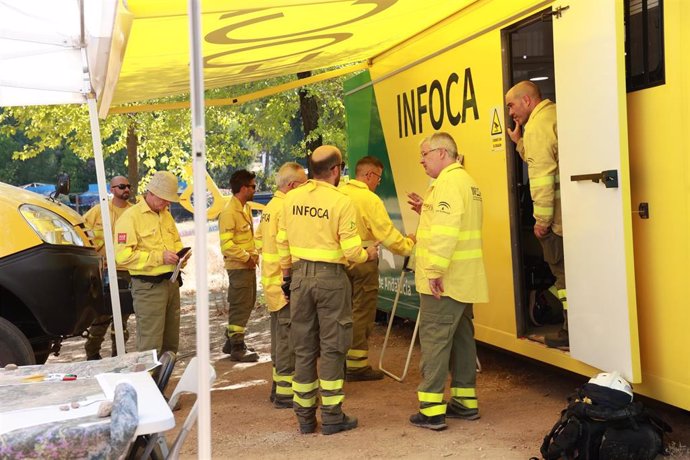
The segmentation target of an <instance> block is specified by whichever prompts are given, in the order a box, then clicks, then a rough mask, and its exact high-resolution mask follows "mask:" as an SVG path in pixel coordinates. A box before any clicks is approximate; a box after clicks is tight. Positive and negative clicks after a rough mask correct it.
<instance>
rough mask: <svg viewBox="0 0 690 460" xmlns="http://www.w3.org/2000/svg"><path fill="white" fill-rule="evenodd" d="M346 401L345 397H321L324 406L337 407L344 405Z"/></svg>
mask: <svg viewBox="0 0 690 460" xmlns="http://www.w3.org/2000/svg"><path fill="white" fill-rule="evenodd" d="M344 399H345V395H336V396H321V404H322V405H324V406H335V405H337V404H342V403H343V400H344Z"/></svg>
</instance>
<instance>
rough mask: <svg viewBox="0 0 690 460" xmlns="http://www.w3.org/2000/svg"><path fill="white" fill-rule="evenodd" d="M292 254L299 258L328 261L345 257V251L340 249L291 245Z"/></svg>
mask: <svg viewBox="0 0 690 460" xmlns="http://www.w3.org/2000/svg"><path fill="white" fill-rule="evenodd" d="M290 254H292V255H293V256H295V257H297V258H299V259H306V260H316V261H318V260H326V261H336V260H340V259H342V258H343V257H345V256H344V255H343V251H342V250H340V249H311V248H298V247H295V246H290Z"/></svg>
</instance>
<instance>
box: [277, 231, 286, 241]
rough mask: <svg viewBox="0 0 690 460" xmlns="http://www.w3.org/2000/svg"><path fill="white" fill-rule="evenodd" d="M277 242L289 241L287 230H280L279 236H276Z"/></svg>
mask: <svg viewBox="0 0 690 460" xmlns="http://www.w3.org/2000/svg"><path fill="white" fill-rule="evenodd" d="M276 240H277V241H285V240H287V232H286V231H285V230H279V231H278V234H277V235H276Z"/></svg>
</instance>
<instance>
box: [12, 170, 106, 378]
mask: <svg viewBox="0 0 690 460" xmlns="http://www.w3.org/2000/svg"><path fill="white" fill-rule="evenodd" d="M0 222H2V227H1V230H0V234H1V237H0V366H4V365H6V364H9V363H14V364H17V365H25V364H34V363H44V362H45V360H46V359H47V358H48V355H49V354H50V353H51V352H56V351H58V350H59V349H60V343H61V341H62V340H63V339H64V338H66V337H70V336H74V335H79V334H81V333H82V332H83V331H84V330H86V328H87V327H88V326H89V325H90V324H91V321H92V320H93V318H94V317H95V316H96V314H97V312H100V311H102V309H103V287H102V284H101V266H102V263H101V257H100V256H99V255H98V253H97V252H96V251H95V249H94V248H93V245H92V242H91V240H90V238H89V237H88V236H87V234H86V232H85V229H84V224H83V219H82V218H81V216H80V215H79V214H77V213H76V212H74V211H73V210H72V209H70V208H69V207H67V206H66V205H64V204H61V203H59V202H58V201H56V200H53V199H51V198H49V197H44V196H42V195H39V194H36V193H33V192H30V191H27V190H24V189H21V188H17V187H14V186H11V185H7V184H4V183H0Z"/></svg>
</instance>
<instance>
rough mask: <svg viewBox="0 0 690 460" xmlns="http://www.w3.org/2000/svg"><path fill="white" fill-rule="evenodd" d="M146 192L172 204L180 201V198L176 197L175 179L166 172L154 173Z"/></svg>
mask: <svg viewBox="0 0 690 460" xmlns="http://www.w3.org/2000/svg"><path fill="white" fill-rule="evenodd" d="M146 190H148V191H149V192H151V193H153V194H154V195H156V196H157V197H158V198H162V199H164V200H165V201H170V202H172V203H178V202H179V201H180V197H179V196H178V195H177V177H175V175H174V174H173V173H171V172H168V171H156V173H155V174H154V175H153V177H152V178H151V181H150V182H149V185H148V187H146Z"/></svg>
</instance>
